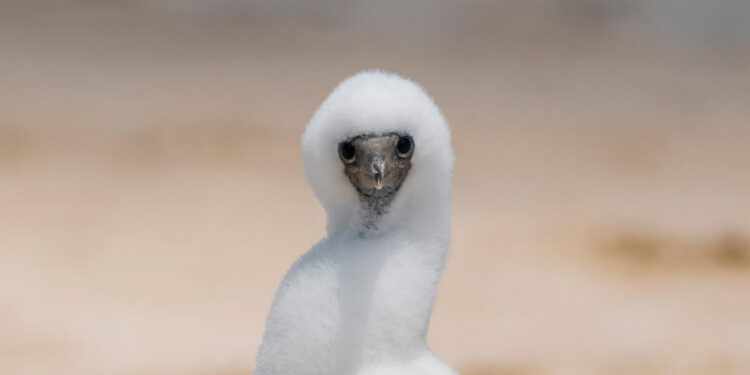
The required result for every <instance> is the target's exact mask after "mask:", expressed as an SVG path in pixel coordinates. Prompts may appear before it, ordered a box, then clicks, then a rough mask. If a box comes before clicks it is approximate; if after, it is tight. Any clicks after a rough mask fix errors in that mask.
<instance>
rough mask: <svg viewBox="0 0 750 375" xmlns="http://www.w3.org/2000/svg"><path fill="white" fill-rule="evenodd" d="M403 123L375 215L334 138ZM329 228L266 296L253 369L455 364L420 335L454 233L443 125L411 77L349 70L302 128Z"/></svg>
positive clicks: (260, 372)
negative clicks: (393, 176) (392, 184)
mask: <svg viewBox="0 0 750 375" xmlns="http://www.w3.org/2000/svg"><path fill="white" fill-rule="evenodd" d="M393 132H395V133H399V134H409V135H411V137H412V138H413V141H414V153H413V157H412V159H411V170H410V171H409V172H408V175H407V176H406V178H405V179H404V182H403V184H402V185H401V187H400V189H399V190H398V192H397V193H396V194H395V196H394V198H393V200H392V201H391V202H390V205H389V208H388V210H387V212H386V213H385V214H383V215H382V216H380V217H378V218H377V222H376V225H375V227H372V226H369V227H368V226H365V225H364V223H363V217H364V213H363V210H365V208H364V207H363V206H362V204H361V202H360V199H359V196H358V192H357V190H356V189H355V188H354V187H353V186H352V183H350V181H349V179H348V178H347V176H346V175H345V173H344V171H343V165H342V162H341V161H340V160H339V154H338V147H339V143H341V142H342V141H344V140H346V139H350V138H351V137H356V136H359V135H362V134H386V133H393ZM302 153H303V157H304V163H305V169H306V172H307V178H308V180H309V181H310V184H311V185H312V187H313V190H314V191H315V195H316V196H317V197H318V199H319V200H320V202H321V203H322V205H323V207H324V209H325V211H326V214H327V218H328V222H327V223H328V224H327V231H328V235H327V237H326V238H324V239H322V240H321V241H320V242H318V243H317V244H316V245H315V246H313V248H312V249H311V250H310V251H308V252H307V253H306V254H305V255H303V256H302V257H301V258H300V259H299V260H298V261H297V262H296V263H295V264H294V265H293V266H292V268H291V269H290V270H289V272H288V273H287V275H286V277H285V278H284V280H283V281H282V283H281V286H280V287H279V290H278V291H277V293H276V297H275V299H274V302H273V304H272V306H271V312H270V313H269V316H268V320H267V323H266V333H265V334H264V336H263V342H262V344H261V346H260V349H259V352H258V356H257V362H256V368H255V373H256V374H257V375H282V374H283V375H303V374H317V375H322V374H330V375H349V374H361V375H401V374H403V375H407V374H408V375H415V374H435V375H443V374H446V375H447V374H455V372H454V371H453V370H452V369H450V368H449V367H448V366H447V365H445V364H443V363H442V362H441V361H440V360H438V359H437V358H436V357H435V356H434V355H433V354H432V353H431V352H430V351H429V349H428V348H427V345H426V341H425V335H426V333H427V328H428V325H429V319H430V315H431V312H432V306H433V301H434V298H435V293H436V288H437V284H438V281H439V279H440V275H441V273H442V270H443V267H444V264H445V257H446V253H447V249H448V245H449V240H450V185H451V175H452V169H453V159H454V155H453V150H452V148H451V143H450V128H449V127H448V123H447V122H446V120H445V118H444V117H443V115H442V114H441V113H440V110H439V109H438V107H437V106H436V105H435V103H434V102H433V101H432V99H430V97H429V96H428V95H427V94H426V93H425V91H424V90H423V89H422V88H421V87H420V86H419V85H417V84H416V83H414V82H412V81H410V80H407V79H405V78H402V77H400V76H397V75H395V74H391V73H386V72H381V71H366V72H362V73H359V74H356V75H354V76H352V77H349V78H348V79H346V80H344V81H343V82H342V83H341V84H339V86H338V87H337V88H336V89H334V90H333V92H332V93H331V94H330V95H329V96H328V98H327V99H326V100H325V101H324V102H323V104H321V106H320V108H319V109H318V110H317V112H316V113H315V115H314V116H313V117H312V119H311V120H310V122H309V124H308V125H307V129H306V130H305V133H304V135H303V137H302Z"/></svg>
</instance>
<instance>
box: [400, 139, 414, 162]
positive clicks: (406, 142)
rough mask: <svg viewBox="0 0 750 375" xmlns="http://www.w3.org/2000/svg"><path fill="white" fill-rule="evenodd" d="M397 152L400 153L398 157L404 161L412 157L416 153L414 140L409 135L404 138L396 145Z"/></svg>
mask: <svg viewBox="0 0 750 375" xmlns="http://www.w3.org/2000/svg"><path fill="white" fill-rule="evenodd" d="M396 151H398V157H400V158H402V159H406V158H408V157H410V156H411V154H412V153H413V152H414V140H413V139H412V138H411V137H410V136H408V135H406V136H402V137H401V138H399V139H398V143H396Z"/></svg>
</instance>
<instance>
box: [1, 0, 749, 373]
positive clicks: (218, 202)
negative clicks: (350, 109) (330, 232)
mask: <svg viewBox="0 0 750 375" xmlns="http://www.w3.org/2000/svg"><path fill="white" fill-rule="evenodd" d="M524 4H525V5H518V4H517V2H507V3H492V2H482V1H471V2H465V3H462V4H454V3H449V2H443V1H439V2H426V1H424V2H417V3H412V4H411V5H408V6H407V5H403V4H400V3H398V2H391V1H387V2H378V3H377V4H376V5H373V4H369V3H365V2H346V3H344V2H333V3H330V2H322V1H313V2H296V3H289V4H285V3H282V4H279V3H274V2H267V1H248V2H241V1H232V0H222V1H219V2H211V3H209V2H200V1H186V2H179V1H149V2H147V1H140V2H139V1H117V0H112V1H106V2H96V1H72V0H66V1H56V2H51V1H37V2H28V1H20V0H7V1H4V2H3V3H2V5H0V103H1V104H0V373H2V374H12V375H15V374H61V375H65V374H123V375H125V374H127V375H140V374H250V373H251V372H252V366H253V359H254V355H255V350H256V348H257V345H258V344H259V342H260V338H261V333H262V330H263V323H264V317H265V314H266V312H267V310H268V307H269V304H270V301H271V298H272V295H273V292H274V290H275V288H276V286H277V284H278V282H279V281H280V279H281V277H282V276H283V274H284V272H285V271H286V269H287V267H288V266H289V265H290V264H291V262H292V261H294V259H296V258H297V257H298V256H299V255H300V254H302V253H303V252H304V251H305V250H307V249H308V248H309V246H310V245H311V244H313V243H314V242H315V241H317V240H318V239H319V238H320V237H321V236H322V235H323V234H324V216H323V211H322V210H321V208H320V207H319V205H318V203H317V201H316V200H315V198H314V196H313V194H312V192H311V190H310V189H309V188H308V186H307V182H306V181H305V178H304V173H303V170H302V161H301V156H300V151H299V138H300V135H301V132H302V130H303V128H304V126H305V124H306V121H307V120H308V118H309V117H310V116H311V115H312V113H313V111H314V110H315V108H316V106H317V105H318V104H319V103H320V102H321V101H322V100H323V98H324V97H325V96H326V94H327V93H328V91H329V90H330V89H331V88H332V87H333V86H334V85H335V84H336V83H337V82H338V81H340V80H341V79H343V78H345V77H346V76H347V75H349V74H352V73H355V72H357V71H359V70H361V69H363V68H368V67H378V68H385V69H389V70H393V71H396V72H399V73H401V74H404V75H406V76H408V77H411V78H413V79H415V80H417V81H419V82H421V83H422V84H423V85H424V86H425V87H426V88H427V89H428V90H429V91H430V93H431V94H432V95H433V96H434V97H435V100H436V101H437V103H438V104H439V105H440V106H441V108H442V109H443V111H444V113H445V115H446V117H447V118H448V119H449V121H450V122H451V124H452V126H453V129H454V147H455V150H456V154H457V157H458V158H457V163H456V170H455V188H454V197H453V203H454V204H453V207H454V215H453V218H454V226H453V247H452V250H451V255H450V260H449V263H448V267H447V270H446V273H445V277H444V279H443V281H442V283H441V286H440V293H439V297H438V300H437V304H436V307H435V313H434V315H433V320H432V326H431V330H430V335H429V341H430V343H431V346H432V347H433V348H434V350H435V352H437V353H438V354H439V355H440V356H441V357H443V358H444V359H445V360H446V361H447V362H448V363H450V364H451V365H453V366H454V367H456V368H457V369H459V370H461V371H462V372H463V373H465V374H678V373H679V374H682V373H685V374H746V373H750V242H749V241H750V148H749V147H748V144H750V102H749V100H750V42H749V41H750V38H748V35H750V34H748V31H750V30H749V29H748V26H747V23H746V22H745V21H744V20H746V19H747V16H748V15H750V12H748V9H747V8H748V7H747V5H746V4H745V3H744V2H742V1H731V0H724V1H719V2H715V3H712V4H714V5H707V4H703V3H700V2H692V1H691V2H678V1H666V2H653V1H617V2H594V1H552V0H547V1H534V2H528V3H524ZM743 12H744V13H743Z"/></svg>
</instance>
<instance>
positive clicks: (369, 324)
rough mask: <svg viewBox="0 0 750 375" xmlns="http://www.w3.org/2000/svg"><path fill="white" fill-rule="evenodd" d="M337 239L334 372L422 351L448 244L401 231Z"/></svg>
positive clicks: (405, 356) (411, 355)
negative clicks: (339, 241) (338, 307)
mask: <svg viewBox="0 0 750 375" xmlns="http://www.w3.org/2000/svg"><path fill="white" fill-rule="evenodd" d="M351 234H352V235H353V233H351ZM341 239H342V240H343V241H342V243H346V244H347V245H346V247H345V248H342V249H341V250H342V253H341V256H340V258H339V262H340V263H339V264H340V268H339V281H338V293H339V300H340V301H341V321H340V327H339V329H338V332H339V336H338V338H337V345H338V348H337V350H336V353H337V366H338V370H339V371H337V372H336V373H354V372H356V371H354V370H355V367H356V366H359V365H361V364H363V363H372V362H377V361H383V360H393V361H399V360H405V359H408V358H411V357H414V356H416V355H418V354H420V353H422V352H423V351H424V350H425V348H426V339H425V336H426V333H427V328H428V326H429V321H430V315H431V312H432V306H433V301H434V298H435V293H436V290H437V284H438V282H439V280H440V275H441V274H442V271H443V267H444V264H445V255H446V251H447V247H448V243H447V242H444V241H435V239H431V240H429V241H428V240H424V239H416V238H414V237H413V236H412V235H411V234H410V233H406V232H403V231H393V232H390V233H388V235H381V236H372V237H364V238H363V237H361V236H358V235H355V236H353V237H350V238H348V239H346V238H341Z"/></svg>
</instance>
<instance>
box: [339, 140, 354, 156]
mask: <svg viewBox="0 0 750 375" xmlns="http://www.w3.org/2000/svg"><path fill="white" fill-rule="evenodd" d="M339 153H340V154H341V158H343V159H344V160H351V159H352V158H353V157H354V145H352V144H351V143H349V142H344V143H342V144H341V146H339Z"/></svg>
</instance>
